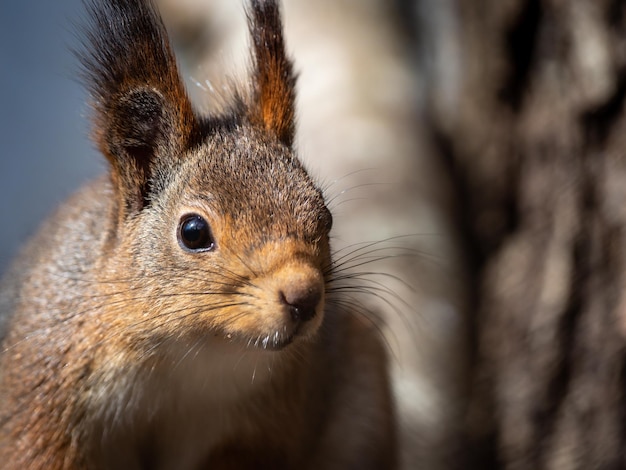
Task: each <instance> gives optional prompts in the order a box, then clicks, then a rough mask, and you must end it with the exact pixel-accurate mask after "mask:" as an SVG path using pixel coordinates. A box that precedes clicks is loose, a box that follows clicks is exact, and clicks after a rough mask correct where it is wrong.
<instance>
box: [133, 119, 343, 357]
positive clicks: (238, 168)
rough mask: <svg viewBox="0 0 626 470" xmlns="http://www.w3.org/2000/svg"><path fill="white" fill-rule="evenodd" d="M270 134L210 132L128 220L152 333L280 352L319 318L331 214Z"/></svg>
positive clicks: (242, 130) (294, 161) (137, 288)
mask: <svg viewBox="0 0 626 470" xmlns="http://www.w3.org/2000/svg"><path fill="white" fill-rule="evenodd" d="M263 134H264V133H263V132H259V131H258V130H256V129H254V128H253V127H236V128H230V129H228V130H223V131H222V130H219V131H216V132H215V133H213V134H212V135H210V136H208V137H207V141H206V142H205V143H203V144H201V145H200V146H198V147H197V148H195V149H192V150H190V151H189V152H188V154H187V155H185V156H184V157H183V158H181V160H180V163H179V165H178V166H177V167H176V169H175V171H171V170H170V171H169V173H168V176H167V178H166V181H163V182H161V183H160V185H161V188H160V190H159V191H160V192H159V194H158V196H157V197H154V198H153V199H152V200H151V201H150V202H149V203H148V204H147V205H146V206H145V207H144V208H143V209H142V210H141V211H140V212H139V213H138V215H136V216H135V217H134V218H133V223H132V224H131V225H130V226H128V224H125V226H128V227H130V229H129V230H130V233H128V234H125V235H124V237H123V239H125V240H130V243H129V244H128V245H123V246H122V247H121V253H124V256H126V253H129V252H130V253H132V258H133V260H135V262H134V263H132V269H133V270H134V271H135V272H133V273H132V274H131V273H129V274H130V275H129V279H136V280H137V282H136V285H133V286H131V288H130V290H131V291H132V292H134V296H135V297H143V298H144V299H145V300H143V301H142V303H143V305H142V307H141V308H142V309H143V310H146V311H150V312H152V315H153V316H155V317H156V318H157V319H158V320H157V321H148V322H145V323H144V324H143V329H144V331H147V330H149V331H150V332H151V333H150V334H151V335H155V336H168V335H174V334H175V335H180V332H181V331H187V332H188V333H189V334H191V335H199V334H205V335H206V334H208V335H211V336H215V335H218V336H221V337H225V338H226V339H227V340H233V341H235V342H243V343H244V344H245V345H248V346H256V347H259V348H262V349H280V348H282V347H284V346H286V345H287V344H289V343H290V342H292V341H293V340H295V339H298V338H306V337H308V336H310V335H312V334H313V333H315V331H316V330H317V328H318V327H319V325H320V324H321V322H322V318H323V303H324V283H325V274H327V271H328V269H329V266H330V254H329V246H328V230H329V229H330V224H331V218H330V213H329V212H328V209H327V208H326V206H325V204H324V200H323V198H322V195H321V193H320V191H319V190H318V189H317V188H316V187H315V186H314V185H313V183H312V182H311V180H310V178H309V177H308V175H307V173H306V172H305V170H304V169H303V168H302V166H301V164H300V163H299V162H298V160H297V159H296V158H295V157H294V155H293V154H292V152H291V151H290V150H289V149H288V148H287V147H285V146H284V145H282V144H281V143H279V142H276V141H274V140H272V139H271V138H268V137H267V136H264V135H263ZM268 183H269V184H268ZM242 194H246V195H248V197H246V198H242V197H241V195H242ZM164 267H167V268H165V269H164ZM142 291H143V292H145V294H144V295H137V292H142ZM173 292H175V293H176V295H173V296H172V295H171V293H173Z"/></svg>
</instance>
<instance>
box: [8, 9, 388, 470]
mask: <svg viewBox="0 0 626 470" xmlns="http://www.w3.org/2000/svg"><path fill="white" fill-rule="evenodd" d="M90 12H91V15H92V18H93V22H94V24H93V27H92V28H91V29H90V30H88V31H87V33H86V37H87V41H86V47H87V53H86V54H85V55H84V56H83V64H84V66H85V76H86V78H87V83H88V86H89V89H90V91H91V93H92V97H93V107H94V123H95V131H94V135H95V139H96V141H97V142H98V145H99V147H100V149H101V150H102V153H103V154H104V155H105V156H106V158H107V160H108V161H109V163H110V173H109V176H107V177H103V178H101V179H99V180H97V181H94V182H93V183H91V184H89V185H88V186H86V187H85V188H83V189H82V190H81V191H80V192H79V193H78V194H76V195H75V196H74V197H72V198H71V199H70V200H69V201H67V203H66V204H64V205H63V206H62V207H61V208H60V209H59V211H58V212H57V213H56V214H55V215H54V216H53V217H52V218H51V219H50V220H49V221H48V222H47V223H46V224H45V225H44V227H42V229H41V231H40V232H39V234H38V235H37V236H36V237H35V238H34V239H33V240H32V241H31V243H30V244H28V245H27V246H26V247H25V250H24V253H23V255H22V256H21V257H20V258H19V259H18V261H17V262H16V264H15V265H14V267H13V269H12V271H10V273H9V274H8V276H7V278H6V279H5V280H4V282H3V284H2V287H1V289H2V290H0V299H1V300H0V308H2V310H1V311H0V319H1V321H2V323H0V325H4V326H3V331H2V335H1V336H0V338H2V349H1V354H0V461H2V462H3V468H9V469H11V468H29V469H64V468H67V469H70V468H128V469H135V468H137V469H138V468H177V469H178V468H180V469H192V468H250V467H255V468H328V469H332V468H337V469H339V468H385V469H386V468H392V467H393V464H394V461H395V457H394V441H395V439H394V432H393V429H394V426H393V413H392V407H391V399H390V393H389V385H388V380H387V370H386V356H385V351H384V348H383V347H382V345H381V344H380V341H379V338H378V336H377V334H376V333H375V331H373V328H372V327H371V326H370V325H369V324H367V323H364V322H363V320H361V316H360V315H359V314H358V312H356V313H355V312H348V311H342V310H338V309H332V308H330V302H325V300H330V299H327V297H329V294H328V293H327V291H328V289H327V286H328V285H330V284H332V282H333V265H332V260H331V255H330V248H329V239H328V232H329V230H330V226H331V222H332V220H331V216H330V213H329V212H328V209H327V208H326V205H325V203H324V200H323V197H322V194H321V192H320V190H319V189H318V188H317V187H316V186H315V184H314V183H313V182H312V181H311V179H310V178H309V176H308V175H307V173H306V172H305V170H304V169H303V167H302V165H301V164H300V163H299V161H298V160H297V158H296V157H295V155H294V153H293V150H292V149H291V142H292V138H293V128H294V124H293V96H294V91H293V85H294V78H293V75H292V73H291V64H290V62H289V60H288V59H287V58H286V56H285V53H284V47H283V44H282V36H281V23H280V17H279V12H278V7H277V5H276V4H275V3H274V2H273V1H259V0H253V1H252V2H251V14H250V29H251V32H252V36H253V38H254V48H255V64H256V65H255V70H254V72H253V77H254V83H253V84H252V85H251V88H252V92H251V93H243V94H242V96H251V97H252V98H251V101H250V102H244V101H243V100H242V99H240V98H237V99H236V100H235V103H234V105H233V110H232V112H230V113H227V114H224V115H222V116H209V117H201V116H197V115H196V114H195V113H194V111H193V110H192V108H191V105H190V103H189V100H188V98H187V95H186V92H185V90H184V87H183V86H182V84H181V81H180V79H179V77H178V72H177V69H176V64H175V62H174V58H173V55H172V53H171V50H170V48H169V46H168V43H167V36H166V34H165V31H164V28H163V26H162V24H161V22H160V20H159V18H158V16H157V14H156V13H155V12H154V10H153V8H152V7H151V6H150V5H149V4H147V3H144V2H143V1H141V0H111V2H110V3H108V4H106V5H100V4H98V5H96V4H95V3H94V4H92V5H91V6H90ZM190 213H194V214H199V215H201V216H202V217H203V218H204V219H205V220H206V221H208V223H209V225H210V231H211V234H212V237H213V239H214V241H215V245H214V246H213V247H212V248H211V249H210V250H207V251H204V252H193V251H190V250H186V249H184V247H183V245H182V244H181V242H180V241H179V239H178V238H179V235H180V231H179V230H180V228H179V226H180V223H181V221H182V220H184V217H185V214H190ZM318 293H319V295H317V294H318ZM289 299H295V300H293V301H291V300H289ZM324 305H326V307H324ZM307 306H310V309H308V310H307V308H308V307H307ZM294 312H295V313H294ZM303 312H308V315H306V318H304V317H303V315H304V314H303ZM303 318H304V319H303Z"/></svg>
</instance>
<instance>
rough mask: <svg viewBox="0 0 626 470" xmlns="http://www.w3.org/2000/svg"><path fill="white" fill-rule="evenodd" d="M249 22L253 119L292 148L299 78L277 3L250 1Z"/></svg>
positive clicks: (251, 115) (272, 0)
mask: <svg viewBox="0 0 626 470" xmlns="http://www.w3.org/2000/svg"><path fill="white" fill-rule="evenodd" d="M248 24H249V28H250V34H251V37H252V45H253V54H254V56H253V59H254V70H253V100H252V104H251V106H250V111H249V113H250V116H249V117H250V120H251V121H252V122H253V123H254V124H256V125H258V126H261V127H262V128H264V129H266V130H267V131H269V132H270V133H272V134H274V135H275V136H276V137H277V138H278V140H280V141H281V142H283V143H284V144H285V145H287V146H288V147H291V145H292V144H293V139H294V132H295V114H294V104H295V103H294V102H295V83H296V77H295V75H294V73H293V66H292V63H291V61H290V60H289V58H288V57H287V54H286V52H285V44H284V40H283V29H282V22H281V18H280V8H279V6H278V4H277V2H276V1H275V0H251V2H250V11H249V14H248Z"/></svg>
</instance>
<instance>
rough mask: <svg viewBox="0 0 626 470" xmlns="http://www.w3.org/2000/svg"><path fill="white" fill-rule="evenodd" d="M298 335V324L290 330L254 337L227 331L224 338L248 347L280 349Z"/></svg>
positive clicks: (265, 349)
mask: <svg viewBox="0 0 626 470" xmlns="http://www.w3.org/2000/svg"><path fill="white" fill-rule="evenodd" d="M299 336H302V335H301V333H300V325H298V326H296V327H295V328H294V329H293V331H291V332H287V331H282V332H281V331H275V332H273V333H271V334H267V335H259V336H256V337H246V336H244V335H235V334H233V333H227V334H226V339H227V340H229V341H233V342H239V343H243V344H244V345H245V346H246V348H248V349H260V350H263V351H281V350H283V349H285V348H286V347H287V346H289V345H290V344H292V343H293V342H294V341H295V339H296V338H297V337H299Z"/></svg>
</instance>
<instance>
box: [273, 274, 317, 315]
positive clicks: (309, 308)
mask: <svg viewBox="0 0 626 470" xmlns="http://www.w3.org/2000/svg"><path fill="white" fill-rule="evenodd" d="M280 300H281V302H283V303H284V304H285V305H286V306H287V308H288V309H289V313H290V314H291V319H292V320H293V321H294V322H307V321H309V320H311V319H312V318H313V317H315V314H316V312H317V307H318V305H319V304H320V302H321V301H322V286H321V285H320V283H319V282H306V281H305V282H296V283H293V284H289V285H287V286H284V287H283V288H282V289H281V291H280Z"/></svg>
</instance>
